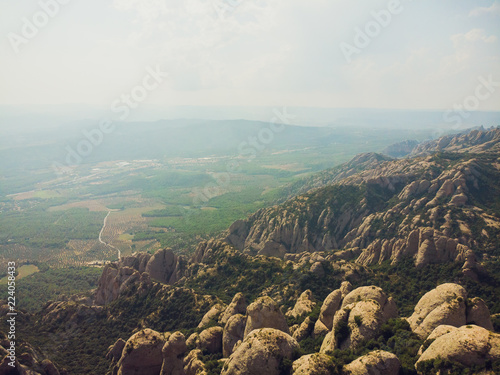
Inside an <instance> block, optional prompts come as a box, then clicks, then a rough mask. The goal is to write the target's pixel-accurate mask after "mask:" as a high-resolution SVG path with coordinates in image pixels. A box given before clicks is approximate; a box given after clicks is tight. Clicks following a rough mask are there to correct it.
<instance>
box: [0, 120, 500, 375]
mask: <svg viewBox="0 0 500 375" xmlns="http://www.w3.org/2000/svg"><path fill="white" fill-rule="evenodd" d="M498 134H500V129H491V130H488V131H482V130H478V131H477V132H475V133H472V134H469V135H458V136H457V137H458V138H457V139H454V138H452V139H448V140H446V141H437V143H440V142H441V146H440V147H442V149H441V151H444V152H438V153H433V154H431V155H422V154H421V153H420V154H419V156H415V157H412V158H407V159H398V160H395V159H392V158H389V157H387V156H384V155H380V154H375V153H369V154H362V155H358V156H357V157H356V158H354V159H353V160H351V161H350V162H349V163H346V164H344V165H342V166H340V167H338V168H334V169H332V170H329V171H326V172H323V173H321V174H319V175H318V176H316V177H314V178H313V179H312V180H310V181H309V182H308V183H307V184H305V185H303V186H302V187H301V188H300V189H302V191H303V192H302V193H300V194H299V195H298V196H296V197H293V198H291V199H289V200H288V201H286V202H284V203H282V204H280V205H277V206H274V207H269V208H266V209H263V210H260V211H258V212H256V213H255V214H253V215H251V216H250V217H249V218H247V219H246V220H239V221H237V222H235V223H233V224H232V225H231V227H230V228H229V229H228V230H227V231H226V232H225V233H224V234H223V235H222V236H220V237H219V238H215V239H211V240H209V241H203V242H201V243H200V244H199V245H198V247H197V249H196V251H195V253H194V254H193V255H192V257H191V258H190V259H188V258H186V257H184V256H179V255H177V254H175V253H174V252H173V251H172V250H170V249H161V250H159V251H157V252H156V253H155V254H145V253H136V254H134V255H133V256H130V257H124V258H122V259H120V261H118V262H115V263H111V264H108V265H106V266H105V267H104V268H103V272H102V275H101V278H100V280H99V283H98V287H97V289H96V290H95V291H94V292H93V295H92V296H91V297H90V298H87V297H80V296H73V297H71V298H69V299H66V300H63V301H53V302H51V303H48V304H47V305H46V306H45V307H44V308H43V309H42V311H40V312H39V313H37V314H34V315H30V314H26V315H23V316H22V317H20V319H21V320H20V321H21V322H22V324H21V328H20V329H22V330H23V334H24V335H25V336H26V337H30V338H31V339H32V340H33V341H31V342H32V345H31V347H32V348H35V347H36V348H37V349H33V350H31V352H32V353H33V354H32V355H31V357H29V356H25V355H24V354H23V355H21V356H20V358H19V363H18V364H17V365H18V366H17V368H16V370H15V371H17V372H6V371H7V370H9V371H10V369H6V368H5V366H4V367H2V366H0V375H3V374H9V373H13V374H14V373H16V374H17V373H18V374H33V375H36V374H41V375H46V374H48V375H58V374H59V375H61V374H73V373H75V374H81V373H89V372H88V368H98V369H99V370H98V372H94V373H96V374H104V373H106V370H104V369H105V368H107V374H113V375H116V374H118V375H129V374H130V375H132V374H134V375H136V374H146V375H147V374H151V375H160V374H172V375H173V374H176V375H215V374H224V375H229V374H241V375H243V374H259V375H260V374H270V375H273V374H276V375H281V374H304V375H306V374H310V375H313V374H316V375H317V374H320V375H321V374H372V373H380V374H398V373H400V372H401V373H410V374H417V373H418V374H427V373H433V371H434V373H435V372H436V371H441V372H440V373H443V374H444V373H460V371H462V370H463V371H465V370H464V369H467V368H472V369H474V371H476V370H477V373H481V374H493V373H495V371H500V334H498V333H495V332H494V330H495V328H498V327H497V326H496V325H495V324H494V322H495V321H497V316H493V317H492V316H491V313H490V309H492V308H493V309H494V311H495V312H500V309H499V306H497V305H498V301H497V300H498V299H495V294H498V292H499V291H500V289H499V288H498V285H499V284H500V280H498V279H497V278H496V274H495V272H496V271H498V267H497V266H498V256H500V253H499V247H498V244H499V239H500V219H499V218H500V200H499V198H498V197H500V194H499V193H500V192H499V187H498V181H500V155H499V154H498V152H497V151H495V150H497V147H498V139H500V138H499V137H498ZM460 142H462V143H463V144H465V146H464V147H459V146H458V145H459V144H460ZM433 147H434V148H435V147H436V146H435V145H434V146H431V145H428V146H426V148H425V150H433ZM447 147H448V149H447ZM450 147H451V148H453V152H450V151H451V150H452V149H450ZM422 150H423V149H422ZM425 150H424V151H425ZM471 150H474V153H472V152H471ZM492 150H493V151H492ZM424 151H422V152H424ZM425 152H427V151H425ZM429 152H431V151H429ZM311 181H312V183H311ZM389 264H390V265H389ZM415 275H416V276H415ZM427 278H428V280H427ZM412 283H414V284H415V285H416V286H415V285H412ZM378 284H380V285H378ZM399 284H401V285H399ZM464 285H466V286H467V288H465V287H464ZM381 286H383V288H382V287H381ZM404 289H408V290H411V291H412V293H413V295H412V298H411V300H410V301H408V300H407V301H405V300H402V299H403V298H407V295H408V294H407V293H404V291H402V290H404ZM388 290H390V291H391V292H390V293H389V292H388ZM394 292H397V295H395V294H394ZM479 295H480V296H481V297H482V298H480V297H479ZM498 295H500V294H498ZM408 306H410V307H411V311H409V308H408ZM403 310H404V311H405V313H404V314H402V313H401V311H403ZM492 319H493V320H492ZM62 322H64V323H65V324H64V326H63V325H62ZM497 331H498V330H497ZM36 332H40V333H39V334H36ZM46 337H50V340H49V341H50V342H51V346H46V341H47V339H46ZM89 340H90V342H91V344H86V343H85V341H89ZM52 341H53V343H52ZM113 343H114V344H113ZM0 344H1V345H2V346H3V345H4V343H3V342H2V343H0ZM110 344H112V345H110ZM103 345H105V346H104V347H106V346H107V345H110V346H109V348H107V349H108V350H107V355H106V359H105V358H104V357H105V356H104V354H103V353H100V354H98V355H101V354H102V355H101V357H99V358H98V357H97V356H96V353H97V351H96V348H100V347H102V346H103ZM38 348H41V349H40V350H39V349H38ZM68 348H71V350H72V351H75V352H77V353H78V358H77V359H76V360H74V359H68V358H66V357H65V356H67V354H68ZM77 348H78V349H77ZM1 349H2V348H0V351H1ZM27 351H28V354H30V353H31V352H30V351H29V350H28V349H27ZM101 351H102V350H101ZM2 353H4V352H3V351H2ZM31 358H34V359H33V360H32V359H31ZM45 358H50V359H51V360H53V361H54V362H51V361H46V360H45ZM75 361H76V364H75ZM92 361H94V362H96V364H95V366H94V367H92V366H93V365H92V364H91V362H92ZM4 362H5V358H4ZM97 362H99V363H98V364H97ZM54 363H55V365H54ZM59 363H64V364H65V366H69V370H64V369H62V367H65V366H60V365H59ZM78 364H79V365H78ZM44 366H45V367H44ZM79 366H80V367H79ZM84 366H85V367H84ZM2 371H3V372H2ZM92 371H93V370H92ZM480 371H481V372H480Z"/></svg>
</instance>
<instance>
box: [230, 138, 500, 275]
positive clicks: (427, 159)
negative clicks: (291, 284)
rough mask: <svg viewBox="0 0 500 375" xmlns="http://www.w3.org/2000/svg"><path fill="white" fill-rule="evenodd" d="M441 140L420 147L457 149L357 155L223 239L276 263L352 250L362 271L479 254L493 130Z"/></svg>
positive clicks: (495, 164) (490, 226) (488, 216)
mask: <svg viewBox="0 0 500 375" xmlns="http://www.w3.org/2000/svg"><path fill="white" fill-rule="evenodd" d="M444 138H446V139H444ZM444 138H443V139H444V140H443V139H441V140H440V141H436V142H433V143H429V144H428V145H427V146H426V148H421V149H420V151H424V150H434V149H436V148H437V149H438V150H445V151H448V150H453V151H457V152H454V153H447V154H435V155H429V156H419V157H414V158H410V159H403V160H388V158H387V157H383V156H381V155H376V154H363V155H360V156H358V157H356V158H355V159H353V160H352V161H351V162H349V163H347V164H346V165H344V166H342V167H340V168H337V169H335V170H331V171H329V172H325V173H323V174H322V176H321V177H319V178H317V179H316V180H314V181H313V182H311V181H309V182H308V185H307V186H308V188H309V190H308V191H307V192H306V193H305V194H302V195H299V196H297V197H295V198H293V199H291V200H289V201H287V202H285V203H283V204H281V205H279V206H275V207H271V208H267V209H263V210H260V211H258V212H257V213H255V214H254V215H252V216H250V217H249V218H248V219H246V220H239V221H236V222H235V223H233V225H232V226H231V227H230V228H229V230H228V232H227V235H226V237H225V240H226V241H227V242H228V243H230V244H231V245H233V246H235V247H236V248H238V249H239V250H241V251H245V252H249V253H252V254H261V255H268V256H277V257H283V256H284V254H286V253H300V252H303V251H308V252H314V251H325V250H336V249H344V248H354V247H359V248H360V249H361V250H362V253H361V255H360V256H359V258H358V259H357V262H359V263H361V264H364V265H368V264H373V263H377V262H383V261H386V260H391V261H392V262H397V261H398V260H400V259H401V258H403V257H413V259H414V261H415V265H417V266H422V265H424V264H428V263H439V262H447V261H465V259H466V258H467V254H468V252H469V251H470V250H475V251H480V252H487V251H488V249H489V248H490V247H491V246H492V242H491V238H492V237H494V236H496V235H497V232H498V228H500V219H499V216H498V213H499V212H500V210H499V207H497V203H494V202H496V201H495V199H496V198H495V196H498V186H497V182H498V181H500V163H499V159H498V153H493V152H490V151H491V150H497V148H498V147H499V146H498V144H499V140H500V129H494V130H490V131H488V132H483V131H479V130H475V131H472V132H471V133H469V134H467V135H459V136H456V137H454V138H450V139H448V138H447V137H444ZM459 145H462V146H463V147H462V146H459ZM470 151H474V152H477V153H476V154H471V153H470ZM486 151H487V152H486ZM317 186H319V187H317ZM492 205H493V206H492Z"/></svg>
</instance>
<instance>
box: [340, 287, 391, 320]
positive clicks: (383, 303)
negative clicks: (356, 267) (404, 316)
mask: <svg viewBox="0 0 500 375" xmlns="http://www.w3.org/2000/svg"><path fill="white" fill-rule="evenodd" d="M369 300H372V301H375V302H377V303H378V304H379V305H380V308H381V310H382V313H383V314H384V315H386V316H387V319H389V318H394V317H395V316H397V314H398V309H397V306H396V302H395V301H394V299H393V298H392V297H389V296H387V295H386V294H385V293H384V291H383V290H382V288H380V287H378V286H374V285H371V286H362V287H359V288H356V289H354V290H353V291H352V292H350V293H349V294H347V295H346V296H345V298H344V299H343V300H342V306H341V307H342V308H345V306H347V305H350V304H352V303H356V302H360V301H369Z"/></svg>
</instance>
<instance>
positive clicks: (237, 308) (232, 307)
mask: <svg viewBox="0 0 500 375" xmlns="http://www.w3.org/2000/svg"><path fill="white" fill-rule="evenodd" d="M246 311H247V302H246V299H245V296H244V295H243V294H242V293H236V294H235V296H234V297H233V300H232V301H231V303H230V304H229V305H228V306H227V308H226V310H224V312H223V313H222V315H221V316H220V318H219V323H221V324H226V323H227V321H228V320H229V318H230V317H232V316H233V315H236V314H243V315H245V314H246Z"/></svg>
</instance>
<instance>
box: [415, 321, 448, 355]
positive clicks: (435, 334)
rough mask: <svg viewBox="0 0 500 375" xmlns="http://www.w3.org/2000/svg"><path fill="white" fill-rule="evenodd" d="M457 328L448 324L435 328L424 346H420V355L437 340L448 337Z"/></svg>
mask: <svg viewBox="0 0 500 375" xmlns="http://www.w3.org/2000/svg"><path fill="white" fill-rule="evenodd" d="M456 329H457V327H453V326H448V325H446V324H443V325H440V326H437V327H436V328H434V331H432V332H431V334H430V335H429V336H427V339H425V341H424V344H423V345H421V346H420V348H419V350H418V355H419V356H421V355H422V353H423V352H424V351H425V349H427V348H428V347H429V345H430V344H431V343H432V342H433V341H434V340H436V339H437V338H438V337H441V336H443V335H446V334H447V333H450V332H451V331H454V330H456Z"/></svg>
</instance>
